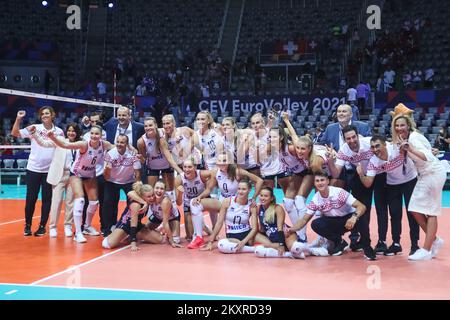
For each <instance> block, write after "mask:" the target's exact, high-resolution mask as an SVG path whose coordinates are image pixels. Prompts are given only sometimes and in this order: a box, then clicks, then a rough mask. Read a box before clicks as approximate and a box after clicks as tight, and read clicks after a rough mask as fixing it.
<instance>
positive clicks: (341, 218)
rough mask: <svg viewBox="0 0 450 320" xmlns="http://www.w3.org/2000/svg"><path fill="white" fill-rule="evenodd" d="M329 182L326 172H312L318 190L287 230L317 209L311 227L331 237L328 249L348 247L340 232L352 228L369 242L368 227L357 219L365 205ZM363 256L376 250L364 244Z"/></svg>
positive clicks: (337, 250) (370, 257) (333, 252)
mask: <svg viewBox="0 0 450 320" xmlns="http://www.w3.org/2000/svg"><path fill="white" fill-rule="evenodd" d="M329 184H330V180H329V178H328V173H327V172H325V171H318V172H316V173H314V186H315V187H316V189H317V192H316V194H315V195H314V197H313V198H312V200H311V202H310V203H309V204H308V205H307V212H306V214H305V216H304V217H303V218H302V219H300V220H298V221H297V223H296V224H295V225H294V226H293V227H292V228H290V229H289V230H288V232H290V233H293V232H296V231H297V230H300V229H302V228H303V227H304V226H305V225H306V224H307V223H308V222H309V221H310V220H311V218H312V217H314V215H315V214H316V212H320V213H321V215H322V216H321V217H319V218H317V219H314V221H313V222H312V223H311V228H312V229H313V230H314V231H315V232H316V233H317V234H318V235H320V236H322V237H324V238H326V239H328V240H329V241H332V242H333V243H334V248H333V249H331V250H330V252H329V253H330V255H333V256H339V255H341V254H342V253H344V252H345V251H346V250H347V249H348V243H347V242H346V241H345V240H343V239H342V235H343V234H344V233H346V232H349V231H351V230H352V229H353V228H356V229H357V230H358V231H359V232H360V233H361V241H362V242H363V243H368V242H369V234H368V228H363V223H362V221H361V219H360V218H361V216H362V215H363V214H364V212H365V211H366V206H365V205H364V204H362V203H361V202H359V201H358V200H356V199H355V198H354V197H353V196H352V195H351V194H350V193H348V192H347V191H345V190H344V189H342V188H338V187H330V185H329ZM364 257H365V258H366V259H368V260H376V255H375V252H374V251H373V249H372V248H371V247H370V246H366V247H364Z"/></svg>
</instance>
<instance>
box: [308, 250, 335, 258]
mask: <svg viewBox="0 0 450 320" xmlns="http://www.w3.org/2000/svg"><path fill="white" fill-rule="evenodd" d="M309 252H310V253H311V255H313V256H316V257H328V256H329V255H330V254H329V253H328V250H327V249H325V248H309Z"/></svg>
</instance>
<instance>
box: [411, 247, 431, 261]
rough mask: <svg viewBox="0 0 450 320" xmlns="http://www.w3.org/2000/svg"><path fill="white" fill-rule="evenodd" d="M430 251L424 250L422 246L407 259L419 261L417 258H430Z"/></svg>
mask: <svg viewBox="0 0 450 320" xmlns="http://www.w3.org/2000/svg"><path fill="white" fill-rule="evenodd" d="M432 258H433V257H432V256H431V251H428V250H425V249H424V248H420V249H418V250H417V251H416V252H415V253H414V254H412V255H410V256H409V257H408V259H409V260H413V261H419V260H431V259H432Z"/></svg>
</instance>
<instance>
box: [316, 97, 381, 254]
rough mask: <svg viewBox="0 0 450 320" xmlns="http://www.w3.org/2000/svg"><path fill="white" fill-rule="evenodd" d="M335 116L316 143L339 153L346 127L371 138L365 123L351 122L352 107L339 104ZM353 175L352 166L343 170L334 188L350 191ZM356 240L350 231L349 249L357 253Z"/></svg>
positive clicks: (353, 169) (356, 237)
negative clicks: (350, 127)
mask: <svg viewBox="0 0 450 320" xmlns="http://www.w3.org/2000/svg"><path fill="white" fill-rule="evenodd" d="M336 116H337V122H335V123H332V124H329V125H328V126H327V128H326V129H325V132H324V133H323V135H322V136H321V137H320V139H319V141H318V143H319V144H323V145H328V146H329V147H332V148H333V149H334V150H336V152H339V149H340V147H342V145H344V144H345V139H344V135H343V134H342V129H343V128H345V127H346V126H348V125H353V126H355V127H356V129H357V130H358V133H359V134H360V135H362V136H364V137H370V136H372V130H371V129H370V127H369V125H368V124H367V123H365V122H362V121H353V120H352V117H353V112H352V107H351V106H349V105H348V104H341V105H340V106H339V107H338V108H337V112H336ZM355 174H356V168H354V167H353V166H352V167H345V168H343V169H342V171H341V174H340V175H339V178H338V179H337V181H336V183H334V186H336V187H340V188H345V189H347V191H351V190H349V187H348V186H349V183H347V182H348V181H350V180H351V179H352V177H353V176H354V175H355ZM346 186H347V188H346ZM358 238H359V234H358V233H357V232H356V231H352V233H351V234H350V242H351V244H350V248H351V249H352V250H354V251H358V250H359V249H360V248H359V243H358Z"/></svg>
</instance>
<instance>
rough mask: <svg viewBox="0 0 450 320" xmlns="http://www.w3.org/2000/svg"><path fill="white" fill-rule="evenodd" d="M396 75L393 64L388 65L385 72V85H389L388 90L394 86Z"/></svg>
mask: <svg viewBox="0 0 450 320" xmlns="http://www.w3.org/2000/svg"><path fill="white" fill-rule="evenodd" d="M395 75H396V72H395V71H394V70H393V69H392V67H391V66H388V67H387V70H386V71H385V72H384V83H385V85H387V88H388V90H390V89H393V88H394V84H395Z"/></svg>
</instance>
